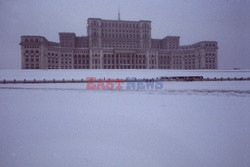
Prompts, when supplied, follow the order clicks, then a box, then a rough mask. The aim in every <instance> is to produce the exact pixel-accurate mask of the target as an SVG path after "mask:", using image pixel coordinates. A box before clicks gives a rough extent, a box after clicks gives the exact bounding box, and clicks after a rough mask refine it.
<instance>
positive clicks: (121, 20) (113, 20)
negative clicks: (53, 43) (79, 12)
mask: <svg viewBox="0 0 250 167" xmlns="http://www.w3.org/2000/svg"><path fill="white" fill-rule="evenodd" d="M89 19H98V20H102V21H110V22H111V21H112V22H113V21H116V22H139V21H143V22H151V21H150V20H138V21H136V20H111V19H101V18H93V17H90V18H88V20H89Z"/></svg>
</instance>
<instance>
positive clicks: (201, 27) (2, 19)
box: [0, 0, 250, 69]
mask: <svg viewBox="0 0 250 167" xmlns="http://www.w3.org/2000/svg"><path fill="white" fill-rule="evenodd" d="M117 9H118V3H117V0H43V1H41V0H5V1H4V0H0V30H1V31H0V68H2V69H3V68H21V55H20V46H19V42H20V36H21V35H41V36H45V37H46V38H47V39H48V40H50V41H59V37H58V33H59V32H75V33H76V34H77V35H78V36H85V35H86V23H87V19H88V18H89V17H98V18H103V19H117ZM120 10H121V19H122V20H123V19H124V20H151V21H152V38H163V37H165V36H167V35H177V36H180V37H181V38H180V44H181V45H185V44H192V43H195V42H198V41H202V40H214V41H218V44H219V68H220V69H232V68H234V67H239V68H244V69H246V68H247V69H250V33H249V31H250V0H120Z"/></svg>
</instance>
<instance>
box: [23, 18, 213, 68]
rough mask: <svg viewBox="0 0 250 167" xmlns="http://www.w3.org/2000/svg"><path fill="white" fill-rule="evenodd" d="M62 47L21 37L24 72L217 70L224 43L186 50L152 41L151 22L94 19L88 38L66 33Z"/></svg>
mask: <svg viewBox="0 0 250 167" xmlns="http://www.w3.org/2000/svg"><path fill="white" fill-rule="evenodd" d="M59 38H60V42H51V41H48V40H47V39H46V38H45V37H43V36H21V42H20V46H21V61H22V69H217V68H218V52H217V50H218V44H217V42H216V41H200V42H197V43H194V44H191V45H184V46H181V45H180V42H179V40H180V37H178V36H167V37H165V38H163V39H153V38H151V21H148V20H140V21H124V20H102V19H100V18H89V19H88V22H87V36H81V37H78V36H76V34H75V33H71V32H60V33H59Z"/></svg>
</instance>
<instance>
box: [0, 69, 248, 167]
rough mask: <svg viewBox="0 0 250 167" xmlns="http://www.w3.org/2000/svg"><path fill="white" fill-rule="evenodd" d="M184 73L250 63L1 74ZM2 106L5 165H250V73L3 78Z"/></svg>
mask: <svg viewBox="0 0 250 167" xmlns="http://www.w3.org/2000/svg"><path fill="white" fill-rule="evenodd" d="M178 75H179V76H183V75H202V76H204V77H250V71H219V70H216V71H194V70H193V71H192V70H190V71H178V70H0V80H3V79H7V80H8V79H11V80H12V79H85V78H86V77H99V78H104V77H105V78H123V79H125V78H126V77H137V78H150V77H152V78H156V77H160V76H178ZM123 86H124V88H126V83H124V85H123ZM0 106H1V109H0V167H24V166H25V167H34V166H35V167H50V166H53V167H68V166H72V167H83V166H84V167H117V166H119V167H166V166H169V167H184V166H185V167H200V166H202V167H211V166H213V167H235V166H239V167H249V166H250V158H249V157H250V142H249V141H250V81H216V82H212V81H210V82H164V83H163V89H158V90H156V89H146V90H142V89H140V90H137V89H136V90H127V89H123V90H87V89H86V84H81V83H71V84H0Z"/></svg>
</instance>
